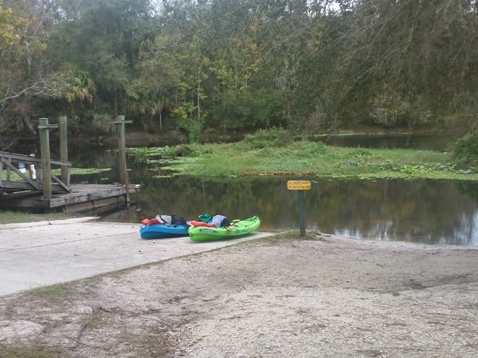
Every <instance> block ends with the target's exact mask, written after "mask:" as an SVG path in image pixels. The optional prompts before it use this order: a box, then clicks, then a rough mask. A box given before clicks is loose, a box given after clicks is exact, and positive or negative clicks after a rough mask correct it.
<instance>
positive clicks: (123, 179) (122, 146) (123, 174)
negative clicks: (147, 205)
mask: <svg viewBox="0 0 478 358" xmlns="http://www.w3.org/2000/svg"><path fill="white" fill-rule="evenodd" d="M118 121H121V122H122V123H120V125H119V126H118V127H119V128H118V133H119V137H118V141H119V143H118V144H119V175H120V183H121V184H123V185H128V172H127V169H126V136H125V126H124V115H119V116H118Z"/></svg>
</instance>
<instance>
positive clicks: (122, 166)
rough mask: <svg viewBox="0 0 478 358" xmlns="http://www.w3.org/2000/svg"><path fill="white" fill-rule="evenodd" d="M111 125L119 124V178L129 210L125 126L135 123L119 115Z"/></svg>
mask: <svg viewBox="0 0 478 358" xmlns="http://www.w3.org/2000/svg"><path fill="white" fill-rule="evenodd" d="M110 123H111V124H118V125H119V128H118V133H119V136H118V142H119V144H118V145H119V152H118V157H119V158H118V159H119V176H120V183H121V184H122V185H124V186H125V191H126V206H127V207H128V208H129V179H128V170H127V168H126V135H125V124H126V123H133V122H132V121H125V120H124V115H119V116H118V117H117V120H116V121H112V122H110Z"/></svg>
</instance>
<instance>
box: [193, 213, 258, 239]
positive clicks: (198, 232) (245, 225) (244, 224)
mask: <svg viewBox="0 0 478 358" xmlns="http://www.w3.org/2000/svg"><path fill="white" fill-rule="evenodd" d="M260 225H261V221H260V220H259V218H258V217H257V216H253V217H251V218H248V219H244V220H240V221H236V222H233V223H232V224H231V225H230V226H229V227H227V228H225V227H208V226H196V227H195V226H190V227H189V230H188V233H189V238H190V239H191V240H192V241H212V240H227V239H235V238H237V237H241V236H245V235H248V234H250V233H251V232H253V231H256V230H257V229H258V228H259V226H260Z"/></svg>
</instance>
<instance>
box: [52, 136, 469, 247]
mask: <svg viewBox="0 0 478 358" xmlns="http://www.w3.org/2000/svg"><path fill="white" fill-rule="evenodd" d="M455 139H456V136H455V137H454V136H453V135H449V134H442V135H436V134H435V135H422V136H411V135H404V136H390V135H374V136H347V137H329V138H326V139H324V141H325V142H326V143H328V144H330V145H339V146H349V147H373V148H418V149H432V150H441V151H446V150H449V145H450V143H452V142H453V141H454V140H455ZM69 152H70V153H69V157H70V160H71V161H73V162H74V167H77V168H91V167H95V168H112V170H111V171H110V172H105V173H102V174H96V175H74V176H72V178H71V180H72V183H80V182H83V183H111V182H118V181H119V179H118V174H117V173H118V170H117V167H118V165H117V154H116V150H114V149H107V148H93V147H91V148H86V149H85V148H74V147H73V148H71V149H70V150H69ZM52 156H53V157H54V153H53V152H52ZM128 168H129V169H130V174H129V179H130V182H131V183H134V184H139V185H140V187H141V189H140V191H139V193H136V194H133V195H132V196H131V201H132V203H133V205H132V206H131V209H130V210H125V211H120V212H116V213H113V214H111V215H107V216H104V217H102V218H101V220H104V221H115V222H133V223H139V222H141V220H142V219H144V218H151V217H154V216H155V215H156V214H158V213H162V214H178V215H181V216H184V217H185V218H186V219H188V220H191V219H196V218H197V216H198V215H200V214H205V213H208V214H211V215H214V214H223V215H226V216H227V217H228V218H229V219H236V218H237V219H243V218H247V217H250V216H253V215H258V216H259V217H260V219H261V227H260V229H259V230H261V231H273V232H279V231H284V230H290V229H293V230H295V229H297V230H298V232H299V227H300V224H299V221H300V220H299V203H298V192H296V191H290V190H287V181H288V180H291V179H297V178H292V177H284V178H276V177H274V178H247V179H242V178H241V179H234V180H229V181H208V180H198V179H194V178H188V177H175V178H164V177H160V174H164V173H162V172H161V170H160V169H158V168H156V167H151V166H147V165H144V164H139V163H135V162H129V163H128ZM304 179H308V180H311V181H312V188H311V190H308V191H305V192H304V206H305V226H306V229H308V230H317V231H321V232H323V233H331V234H339V235H343V236H347V237H351V238H356V239H367V238H373V239H381V240H394V241H408V242H416V243H426V244H448V245H473V246H477V245H478V204H477V202H478V183H474V182H456V181H437V180H376V181H356V180H317V178H304Z"/></svg>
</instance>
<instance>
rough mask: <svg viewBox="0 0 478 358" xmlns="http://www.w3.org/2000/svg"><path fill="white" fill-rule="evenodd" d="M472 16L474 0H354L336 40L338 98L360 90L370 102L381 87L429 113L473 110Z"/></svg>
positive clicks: (475, 46) (476, 37)
mask: <svg viewBox="0 0 478 358" xmlns="http://www.w3.org/2000/svg"><path fill="white" fill-rule="evenodd" d="M477 15H478V12H477V5H476V1H474V0H428V1H423V0H400V1H396V0H361V1H357V2H356V5H355V8H354V14H353V16H352V17H350V27H349V30H348V31H347V32H345V34H344V37H343V42H342V44H343V54H344V56H343V61H342V66H343V68H344V72H343V74H344V76H343V77H342V78H343V79H344V83H347V88H346V90H347V94H346V95H345V97H344V99H347V98H349V99H350V96H352V95H353V94H354V93H357V92H359V91H360V92H362V93H366V94H367V96H368V98H369V99H370V100H369V101H368V104H369V105H370V104H371V103H372V102H373V98H374V97H375V96H376V94H377V93H380V91H382V88H383V87H384V86H386V87H387V88H390V89H392V90H393V91H395V92H397V93H398V94H399V95H400V96H401V97H402V98H403V99H404V100H406V101H407V102H408V103H409V104H411V105H412V106H413V105H414V104H416V103H420V102H422V100H425V101H426V103H427V106H428V108H429V109H431V110H433V111H434V112H435V113H442V114H443V113H446V112H448V113H454V112H456V111H467V112H468V113H469V114H473V113H475V112H476V110H477V105H478V103H477V101H476V98H477V95H478V16H477ZM346 78H348V79H350V81H346ZM363 100H364V101H362V105H364V106H365V105H366V104H367V102H366V101H365V98H363ZM344 102H346V101H344Z"/></svg>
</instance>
